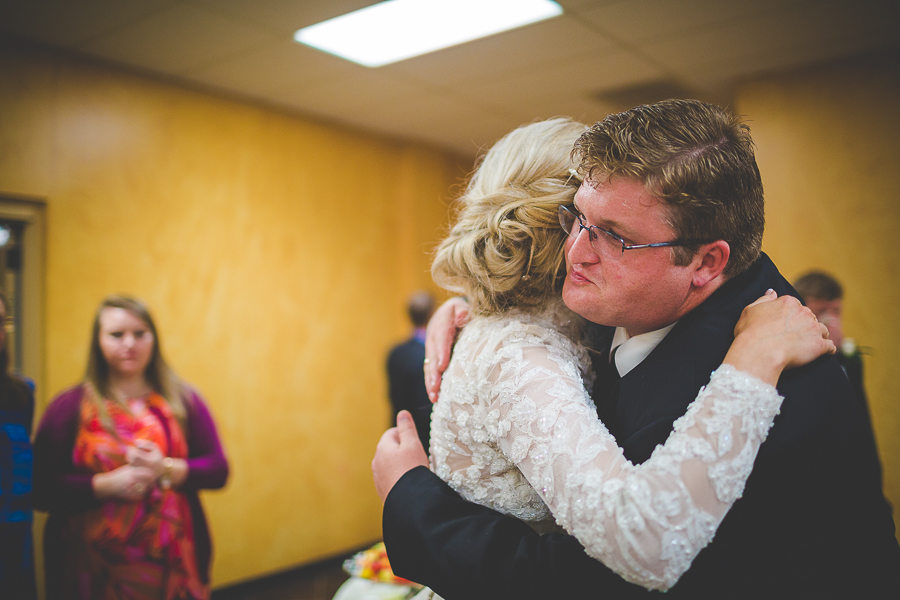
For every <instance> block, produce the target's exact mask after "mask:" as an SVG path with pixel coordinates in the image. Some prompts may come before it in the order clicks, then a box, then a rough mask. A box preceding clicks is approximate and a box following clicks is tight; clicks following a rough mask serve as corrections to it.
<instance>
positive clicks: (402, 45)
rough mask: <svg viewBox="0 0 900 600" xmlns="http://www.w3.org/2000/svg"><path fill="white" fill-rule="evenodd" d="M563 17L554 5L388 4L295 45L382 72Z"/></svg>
mask: <svg viewBox="0 0 900 600" xmlns="http://www.w3.org/2000/svg"><path fill="white" fill-rule="evenodd" d="M560 14H562V7H561V6H560V5H559V4H557V3H556V2H551V1H550V0H388V1H387V2H380V3H378V4H374V5H372V6H369V7H367V8H363V9H360V10H357V11H354V12H352V13H347V14H346V15H341V16H340V17H335V18H333V19H329V20H327V21H322V22H321V23H317V24H315V25H310V26H309V27H304V28H303V29H300V30H298V31H297V33H295V34H294V39H295V40H297V41H298V42H300V43H301V44H306V45H307V46H312V47H313V48H318V49H319V50H322V51H324V52H328V53H330V54H335V55H337V56H340V57H341V58H345V59H347V60H351V61H353V62H355V63H359V64H361V65H365V66H367V67H380V66H381V65H386V64H388V63H392V62H397V61H398V60H403V59H405V58H410V57H411V56H418V55H419V54H426V53H428V52H433V51H435V50H440V49H441V48H447V47H449V46H455V45H456V44H462V43H463V42H468V41H471V40H475V39H478V38H481V37H485V36H488V35H493V34H495V33H499V32H501V31H506V30H507V29H514V28H516V27H522V26H523V25H528V24H529V23H535V22H537V21H543V20H544V19H549V18H551V17H555V16H557V15H560Z"/></svg>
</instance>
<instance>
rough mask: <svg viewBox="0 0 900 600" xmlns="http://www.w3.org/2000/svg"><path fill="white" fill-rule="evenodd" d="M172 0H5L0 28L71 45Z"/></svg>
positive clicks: (1, 12) (56, 43) (149, 12)
mask: <svg viewBox="0 0 900 600" xmlns="http://www.w3.org/2000/svg"><path fill="white" fill-rule="evenodd" d="M174 2H175V0H128V1H127V2H122V0H84V1H81V2H72V1H71V0H39V1H35V0H4V1H3V2H0V31H8V32H11V33H15V34H17V35H19V36H22V37H25V38H28V39H32V40H37V41H42V42H47V43H49V44H52V45H54V46H62V47H70V46H74V45H77V44H79V43H82V42H85V41H87V40H89V39H91V38H93V37H96V36H98V35H101V34H104V33H109V32H111V31H113V30H115V29H116V28H119V27H123V26H125V25H127V24H128V23H131V22H133V21H135V20H137V19H140V18H142V17H146V16H147V15H150V14H153V13H155V12H159V11H160V10H162V9H164V8H165V7H167V6H169V5H171V4H174Z"/></svg>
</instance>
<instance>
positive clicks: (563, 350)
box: [429, 305, 782, 591]
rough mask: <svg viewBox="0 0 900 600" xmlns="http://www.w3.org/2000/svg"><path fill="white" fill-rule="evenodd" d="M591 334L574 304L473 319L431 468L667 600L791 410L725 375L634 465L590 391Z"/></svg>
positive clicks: (747, 380)
mask: <svg viewBox="0 0 900 600" xmlns="http://www.w3.org/2000/svg"><path fill="white" fill-rule="evenodd" d="M581 323H583V321H581V320H580V318H578V317H575V316H574V315H573V314H572V313H571V312H570V311H568V309H566V308H565V307H564V306H562V305H559V306H557V307H554V308H553V309H552V310H549V311H545V312H544V313H542V314H540V315H537V316H535V315H526V314H514V315H503V316H493V317H476V318H473V319H472V320H471V322H470V323H469V324H468V325H467V326H466V327H465V329H464V330H463V332H462V334H461V335H460V338H459V341H458V342H457V343H456V345H455V347H454V350H453V358H452V360H451V362H450V365H449V367H448V369H447V372H446V373H445V374H444V378H443V383H442V386H441V393H440V399H439V400H438V402H437V404H435V406H434V411H433V413H432V422H431V468H432V470H433V471H434V472H435V473H437V474H438V475H439V476H440V477H441V478H442V479H443V480H444V481H446V482H447V483H448V484H449V485H450V486H451V487H452V488H453V489H455V490H456V491H457V492H458V493H459V494H460V495H462V496H463V497H464V498H465V499H467V500H470V501H472V502H477V503H478V504H482V505H484V506H488V507H490V508H493V509H495V510H498V511H500V512H502V513H506V514H509V515H513V516H515V517H518V518H520V519H522V520H524V521H527V522H529V524H531V525H532V526H533V527H534V528H535V529H536V530H538V531H539V532H546V531H550V530H553V529H554V528H561V529H562V530H564V531H566V532H568V533H570V534H571V535H574V536H575V537H576V538H577V539H578V540H579V541H580V542H581V544H582V545H583V546H584V547H585V549H586V550H587V552H588V554H589V555H591V556H592V557H594V558H596V559H597V560H600V561H602V562H603V563H604V564H605V565H607V566H608V567H609V568H611V569H613V570H614V571H615V572H616V573H618V574H619V575H621V576H622V577H624V578H625V579H626V580H628V581H631V582H633V583H636V584H638V585H641V586H643V587H645V588H648V589H657V590H666V589H668V588H670V587H671V586H673V585H674V584H675V583H676V582H677V581H678V578H679V577H680V576H681V575H682V574H683V573H684V572H685V571H687V569H688V568H689V567H690V565H691V561H692V560H693V559H694V557H696V555H697V553H698V552H700V550H701V549H702V548H703V547H704V546H706V545H707V544H708V543H709V542H710V541H711V540H712V539H713V536H714V535H715V532H716V529H717V528H718V526H719V524H720V523H721V522H722V519H723V518H724V516H725V514H726V513H727V512H728V510H729V509H730V508H731V505H732V504H733V503H734V501H735V500H737V499H738V498H740V496H741V493H742V491H743V488H744V484H745V482H746V481H747V477H749V475H750V472H751V470H752V468H753V461H754V459H755V458H756V454H757V451H758V450H759V446H760V444H761V443H762V441H763V440H764V439H765V437H766V435H767V433H768V431H769V428H770V427H771V426H772V421H773V419H774V418H775V415H776V414H777V413H778V411H779V409H780V407H781V401H782V398H781V397H780V396H779V395H778V394H777V392H776V390H775V388H773V387H772V386H770V385H768V384H765V383H763V382H762V381H760V380H758V379H755V378H753V377H751V376H749V375H746V374H744V373H742V372H740V371H737V370H736V369H734V368H733V367H730V366H729V365H723V366H722V367H721V368H719V369H718V370H717V371H716V372H715V373H714V374H713V375H712V378H711V380H710V383H709V384H708V385H707V386H706V387H705V388H704V389H703V390H701V392H700V394H699V395H698V397H697V399H696V400H694V401H693V402H692V403H691V405H690V407H689V409H688V411H687V412H686V414H685V415H684V416H683V417H681V418H680V419H678V420H677V421H676V422H675V427H674V432H673V434H672V435H671V436H670V437H669V439H668V440H667V442H666V444H665V445H664V446H658V447H657V448H656V450H655V451H654V453H653V455H652V457H651V458H650V459H649V460H647V461H646V462H644V463H643V464H641V465H632V464H631V463H630V462H629V461H628V460H627V459H626V458H625V457H624V456H623V454H622V451H621V449H619V448H618V446H617V445H616V440H615V439H614V438H613V436H612V435H610V434H609V432H608V431H607V430H606V427H604V425H603V424H602V423H601V422H600V421H599V420H598V418H597V413H596V411H595V408H594V405H593V402H592V401H591V398H590V395H589V393H588V391H587V390H590V388H591V384H592V380H593V372H592V369H591V362H590V359H589V357H588V353H587V350H585V348H584V347H583V346H581V345H580V344H579V343H577V342H573V341H572V339H577V337H578V333H579V331H580V328H581ZM569 336H571V337H569ZM429 591H430V590H429Z"/></svg>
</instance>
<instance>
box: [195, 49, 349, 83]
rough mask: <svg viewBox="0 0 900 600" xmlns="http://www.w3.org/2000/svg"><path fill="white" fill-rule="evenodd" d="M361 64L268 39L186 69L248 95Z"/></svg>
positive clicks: (314, 79)
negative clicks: (258, 46)
mask: <svg viewBox="0 0 900 600" xmlns="http://www.w3.org/2000/svg"><path fill="white" fill-rule="evenodd" d="M363 68H364V67H360V66H358V65H353V64H352V63H349V62H347V61H345V60H342V59H340V58H337V57H334V56H331V55H328V54H322V53H321V52H318V51H316V50H313V49H312V48H308V47H306V46H303V45H301V44H298V43H296V42H293V41H287V42H286V41H278V42H272V43H271V44H268V45H266V46H263V47H262V48H257V49H253V50H249V51H247V52H244V53H242V54H240V55H239V56H236V57H233V58H230V59H227V60H223V61H221V62H217V63H215V64H212V65H208V66H205V67H203V68H201V69H196V70H190V71H186V72H185V75H186V76H188V77H190V78H191V79H195V80H197V81H200V82H203V83H207V84H210V85H214V86H217V87H221V88H225V89H232V90H235V91H238V92H243V93H248V94H252V95H263V96H265V95H268V94H273V93H275V92H277V91H279V90H285V89H293V88H297V87H299V86H300V85H301V84H302V85H311V84H314V83H316V82H318V81H322V80H326V79H335V78H340V77H348V76H352V75H353V74H355V73H358V72H359V71H360V70H361V69H363Z"/></svg>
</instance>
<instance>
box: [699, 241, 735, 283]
mask: <svg viewBox="0 0 900 600" xmlns="http://www.w3.org/2000/svg"><path fill="white" fill-rule="evenodd" d="M729 256H731V246H729V245H728V242H726V241H725V240H717V241H715V242H712V243H709V244H703V245H702V246H700V250H699V251H698V252H697V255H696V256H694V261H693V265H694V277H693V281H692V283H693V284H694V287H698V288H702V287H703V286H705V285H706V284H708V283H709V282H710V281H715V280H716V279H717V278H719V277H721V275H722V271H724V270H725V265H727V264H728V257H729Z"/></svg>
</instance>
